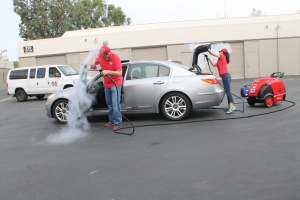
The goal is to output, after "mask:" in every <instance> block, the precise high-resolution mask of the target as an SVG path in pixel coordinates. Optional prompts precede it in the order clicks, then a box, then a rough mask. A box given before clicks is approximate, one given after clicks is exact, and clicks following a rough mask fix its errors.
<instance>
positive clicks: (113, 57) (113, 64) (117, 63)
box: [97, 52, 122, 88]
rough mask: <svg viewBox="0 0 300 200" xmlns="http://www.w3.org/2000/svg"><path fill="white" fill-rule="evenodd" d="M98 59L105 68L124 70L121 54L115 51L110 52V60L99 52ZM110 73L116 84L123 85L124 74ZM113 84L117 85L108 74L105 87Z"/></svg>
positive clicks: (105, 77) (105, 78)
mask: <svg viewBox="0 0 300 200" xmlns="http://www.w3.org/2000/svg"><path fill="white" fill-rule="evenodd" d="M97 61H98V62H99V64H100V66H101V69H103V70H110V71H122V64H121V60H120V58H119V56H118V55H117V54H115V53H113V52H110V58H109V59H108V60H105V59H104V57H103V56H102V55H100V54H99V55H98V57H97ZM108 75H109V76H110V77H111V78H112V79H113V80H114V81H115V83H116V86H121V85H122V76H114V75H110V74H108ZM113 86H115V85H114V83H113V82H112V81H111V80H110V79H109V78H108V77H107V76H104V87H106V88H111V87H113Z"/></svg>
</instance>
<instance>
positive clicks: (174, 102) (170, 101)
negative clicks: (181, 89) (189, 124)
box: [160, 92, 191, 121]
mask: <svg viewBox="0 0 300 200" xmlns="http://www.w3.org/2000/svg"><path fill="white" fill-rule="evenodd" d="M160 112H161V113H162V114H163V115H164V116H165V117H166V118H167V119H169V120H173V121H179V120H182V119H184V118H186V117H187V116H188V115H189V114H190V112H191V104H190V101H189V99H188V98H187V97H186V96H185V95H183V94H181V93H177V92H176V93H175V92H174V93H170V94H167V95H166V96H164V97H163V99H162V101H161V104H160Z"/></svg>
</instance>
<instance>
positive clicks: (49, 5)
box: [13, 0, 131, 40]
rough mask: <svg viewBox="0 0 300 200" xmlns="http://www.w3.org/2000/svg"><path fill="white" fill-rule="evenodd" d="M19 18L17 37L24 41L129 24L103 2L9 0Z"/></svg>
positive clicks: (98, 0) (129, 20) (95, 0)
mask: <svg viewBox="0 0 300 200" xmlns="http://www.w3.org/2000/svg"><path fill="white" fill-rule="evenodd" d="M13 5H14V11H15V13H17V14H18V15H19V16H20V17H21V23H20V24H19V28H20V30H19V35H20V37H21V38H23V39H24V40H35V39H44V38H54V37H60V36H62V35H63V34H64V33H65V32H66V31H70V30H80V29H88V28H99V27H103V26H120V25H127V24H130V23H131V19H130V18H126V15H125V13H124V12H123V11H122V9H121V8H120V7H117V8H116V7H115V6H114V5H108V6H107V5H106V3H105V1H104V0H13Z"/></svg>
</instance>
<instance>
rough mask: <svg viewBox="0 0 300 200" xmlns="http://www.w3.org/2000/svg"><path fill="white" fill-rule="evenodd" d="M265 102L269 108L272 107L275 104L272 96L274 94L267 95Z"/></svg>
mask: <svg viewBox="0 0 300 200" xmlns="http://www.w3.org/2000/svg"><path fill="white" fill-rule="evenodd" d="M264 104H265V106H266V107H267V108H270V107H272V106H273V104H274V100H273V97H272V96H267V97H266V98H265V101H264Z"/></svg>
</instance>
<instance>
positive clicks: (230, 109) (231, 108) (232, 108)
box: [226, 106, 236, 115]
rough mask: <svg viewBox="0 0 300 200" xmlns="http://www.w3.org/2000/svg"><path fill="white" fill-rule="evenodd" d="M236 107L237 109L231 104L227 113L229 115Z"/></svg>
mask: <svg viewBox="0 0 300 200" xmlns="http://www.w3.org/2000/svg"><path fill="white" fill-rule="evenodd" d="M235 109H236V107H235V106H231V107H230V108H229V109H228V110H227V112H226V114H227V115H228V114H231V113H232V112H233V111H234V110H235Z"/></svg>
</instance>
